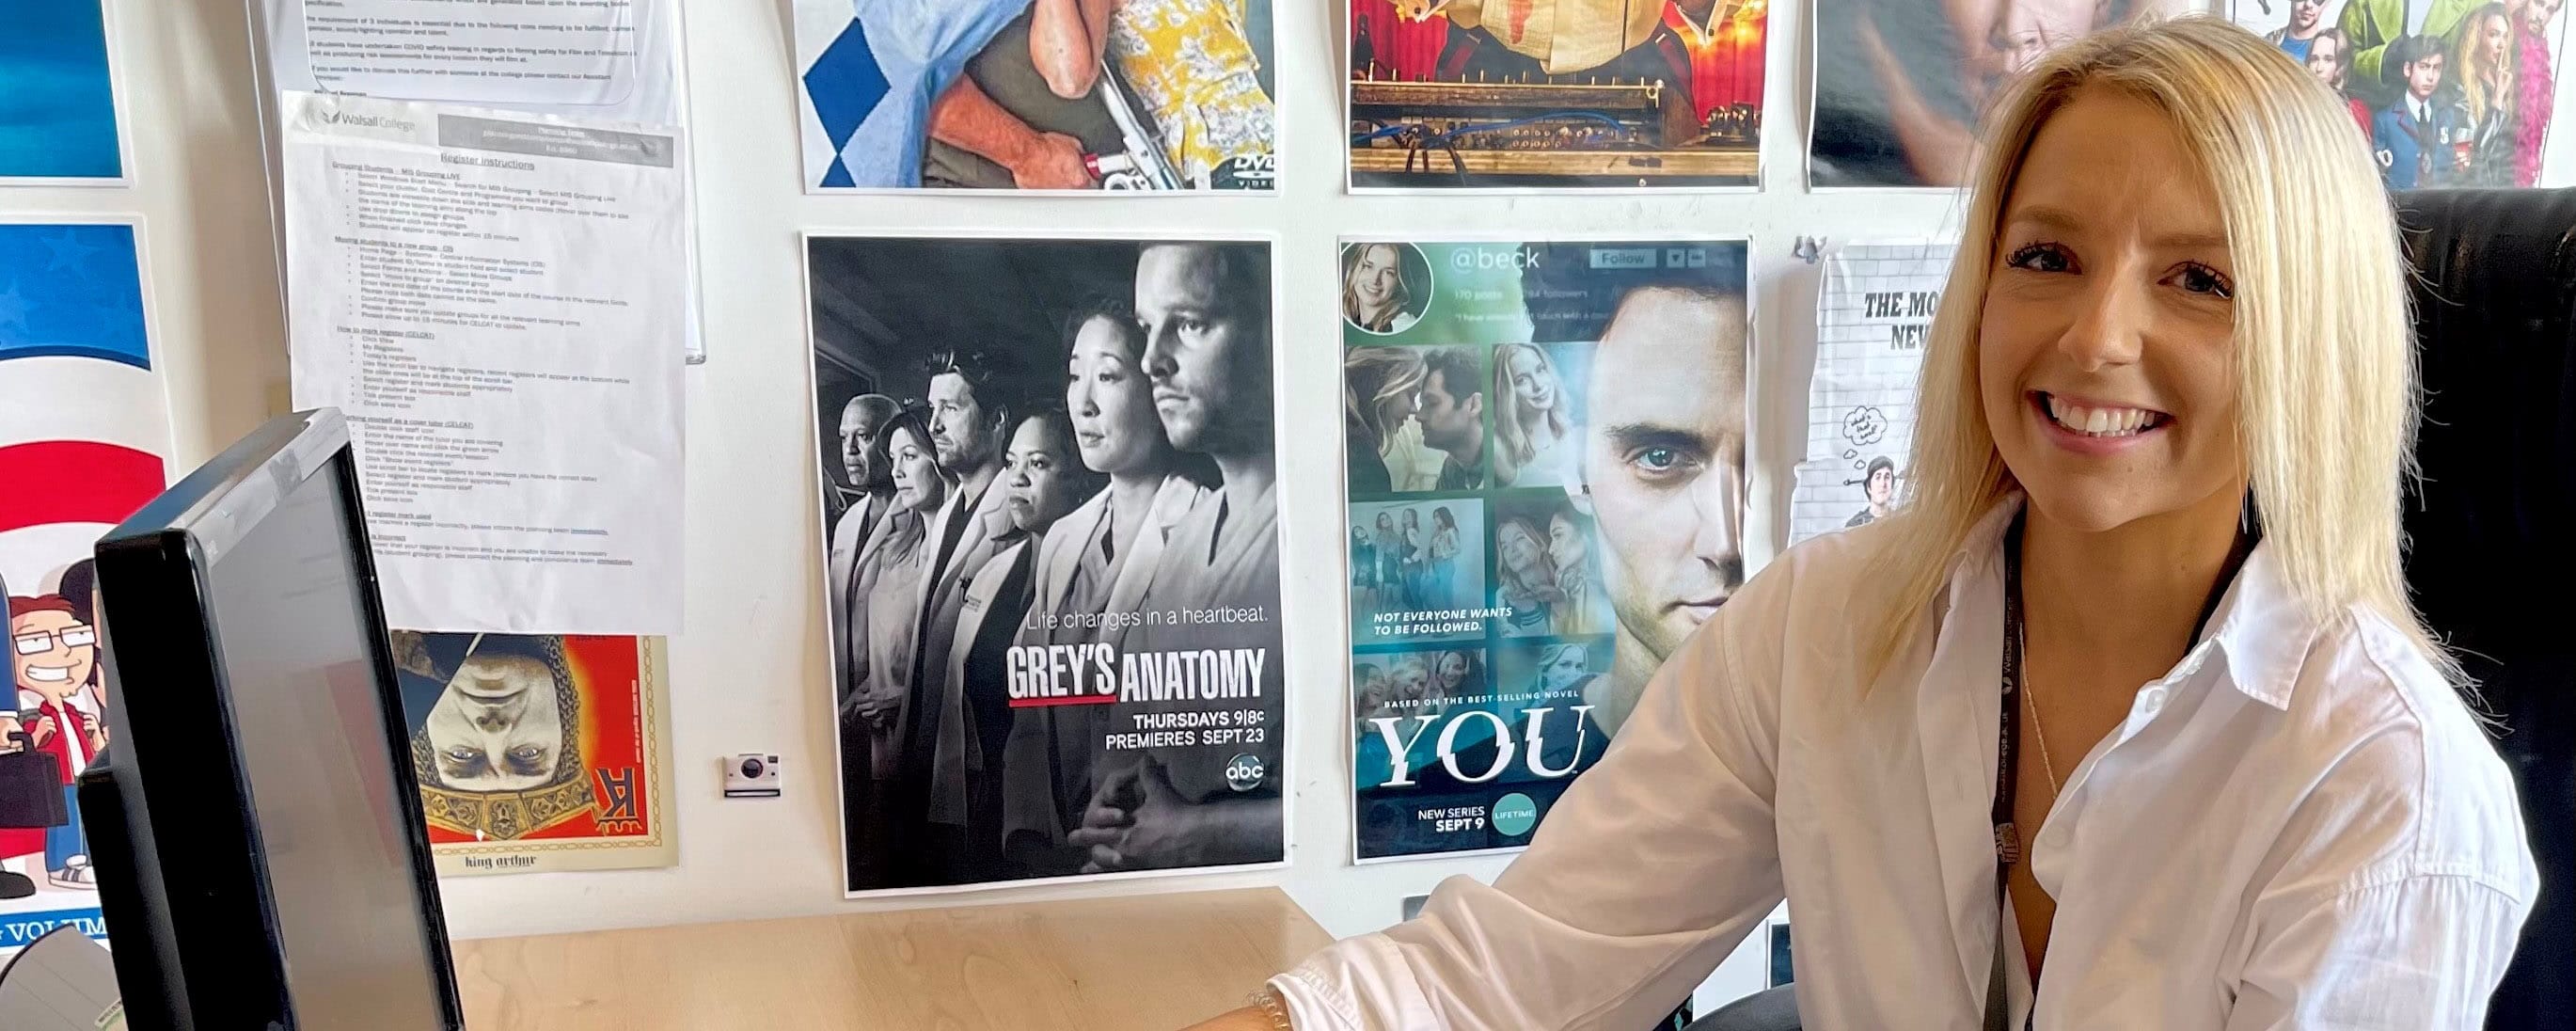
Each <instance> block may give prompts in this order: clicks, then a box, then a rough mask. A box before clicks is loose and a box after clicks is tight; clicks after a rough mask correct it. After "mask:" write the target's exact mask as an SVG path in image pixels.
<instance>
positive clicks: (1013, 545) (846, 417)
mask: <svg viewBox="0 0 2576 1031" xmlns="http://www.w3.org/2000/svg"><path fill="white" fill-rule="evenodd" d="M1270 266H1271V259H1270V244H1269V243H1268V242H1267V241H1264V240H1243V239H1172V240H1164V239H1101V238H1087V239H1085V238H1072V237H1046V238H1002V237H990V236H983V237H927V236H908V237H898V236H864V237H862V236H809V237H808V238H807V239H806V271H807V276H808V286H809V291H810V292H809V298H810V302H811V306H812V312H811V317H812V340H813V347H814V384H813V386H814V403H815V414H816V430H817V433H816V437H815V446H816V458H817V461H818V464H819V466H820V470H819V471H820V474H821V482H822V487H823V490H822V501H823V507H822V511H821V512H820V513H819V515H820V516H821V518H822V526H823V531H824V539H825V544H826V547H825V555H826V560H825V568H824V569H823V571H822V573H823V575H822V578H821V579H822V581H823V587H824V591H825V595H826V605H825V608H826V611H827V613H828V618H829V620H830V633H829V634H828V635H827V636H828V639H829V642H830V647H831V649H832V652H831V663H830V665H831V669H832V686H831V700H832V704H833V708H834V711H835V712H836V713H838V723H837V727H838V730H837V733H838V737H839V745H840V747H839V757H838V758H839V764H838V769H837V771H836V773H837V776H838V778H839V781H840V789H841V806H842V825H843V831H844V835H843V836H844V849H845V850H844V853H843V861H844V867H845V873H846V888H847V890H848V891H849V892H850V893H852V894H859V893H869V892H885V891H922V890H938V889H954V888H965V887H973V886H982V885H990V884H994V883H998V882H1013V881H1027V880H1035V879H1042V878H1058V877H1082V876H1089V875H1112V874H1132V873H1147V872H1155V871H1173V870H1184V869H1207V868H1223V867H1241V866H1247V865H1258V864H1267V863H1276V862H1279V861H1280V860H1282V859H1284V858H1285V842H1284V836H1283V835H1284V829H1285V824H1284V819H1283V817H1284V803H1283V794H1284V787H1285V785H1286V783H1287V779H1286V777H1285V775H1284V772H1283V770H1282V769H1281V763H1282V759H1283V757H1284V756H1285V755H1286V754H1287V753H1286V750H1285V748H1284V742H1283V741H1282V740H1281V732H1282V729H1283V728H1284V726H1285V715H1286V712H1287V706H1286V699H1284V698H1283V697H1282V696H1281V691H1282V687H1283V685H1284V683H1285V678H1284V676H1283V664H1284V659H1285V656H1284V654H1283V650H1282V644H1281V623H1280V615H1279V531H1278V519H1279V499H1278V492H1277V489H1276V483H1277V469H1276V467H1275V466H1276V462H1275V459H1276V447H1275V430H1274V425H1273V418H1274V417H1273V411H1274V407H1273V404H1272V365H1271V339H1272V333H1271V311H1272V285H1271V271H1270Z"/></svg>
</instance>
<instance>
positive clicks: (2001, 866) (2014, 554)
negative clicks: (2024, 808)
mask: <svg viewBox="0 0 2576 1031" xmlns="http://www.w3.org/2000/svg"><path fill="white" fill-rule="evenodd" d="M2252 506H2253V502H2252V500H2251V499H2250V498H2249V499H2248V500H2247V502H2246V518H2245V519H2244V520H2243V522H2241V523H2240V524H2239V525H2240V526H2241V527H2242V529H2240V530H2239V531H2238V532H2237V534H2236V542H2235V544H2233V545H2232V546H2230V547H2229V548H2228V551H2227V561H2226V563H2225V565H2223V566H2222V567H2221V568H2220V569H2219V572H2218V582H2217V583H2215V584H2212V585H2211V586H2210V588H2209V597H2208V598H2206V599H2204V600H2203V601H2202V602H2201V605H2200V618H2199V619H2197V620H2195V621H2194V622H2193V624H2192V628H2191V641H2192V643H2193V644H2194V645H2197V644H2199V643H2200V638H2201V634H2202V633H2203V632H2205V631H2206V630H2208V629H2209V620H2210V617H2212V616H2214V615H2217V613H2218V603H2219V601H2220V600H2221V599H2223V598H2225V597H2226V596H2227V587H2228V585H2229V584H2232V583H2234V582H2236V574H2237V572H2238V571H2239V570H2241V569H2243V568H2244V567H2245V559H2246V557H2247V556H2249V555H2251V554H2252V553H2253V551H2254V542H2255V541H2257V540H2259V539H2261V537H2262V530H2261V529H2260V524H2259V523H2257V522H2256V521H2255V520H2254V519H2253V517H2252V513H2253V507H2252ZM2026 518H2028V516H2027V511H2026V510H2025V512H2024V513H2022V514H2016V515H2014V516H2013V521H2012V526H2011V527H2010V528H2008V529H2006V530H2005V531H2004V640H2003V664H2002V670H2001V674H2002V676H2001V680H2002V691H2001V693H2002V696H2003V697H2002V709H2003V714H2002V718H2001V719H2000V720H1998V721H1997V722H1998V724H1999V726H1998V728H1997V731H1996V734H1997V737H1996V745H1995V796H1994V798H1995V803H1994V808H1993V811H1992V813H1991V816H1992V818H1993V821H1994V828H1995V902H1996V912H1997V913H1998V914H2001V913H2002V912H2003V910H2004V902H2005V901H2006V900H2007V898H2008V894H2007V893H2008V891H2009V881H2010V878H2011V875H2012V868H2013V866H2014V865H2015V864H2017V863H2020V862H2021V861H2022V859H2023V858H2024V852H2023V849H2022V840H2021V832H2020V829H2019V828H2017V827H2015V826H2014V823H2013V796H2014V787H2015V784H2016V782H2017V781H2018V779H2019V774H2020V768H2021V764H2020V755H2019V752H2020V749H2019V748H2018V747H2017V746H2018V745H2019V743H2020V738H2021V733H2020V731H2021V706H2022V701H2021V691H2022V672H2021V664H2022V646H2023V643H2024V637H2025V635H2024V632H2023V629H2022V613H2021V538H2022V523H2023V520H2025V519H2026ZM2003 934H2004V928H2003V926H2002V924H2001V922H2000V917H1998V923H1997V925H1996V928H1995V966H1994V976H1993V977H1992V978H1990V979H1989V981H1990V988H1989V991H1988V998H1987V1001H1986V1026H1987V1027H1988V1028H1989V1029H1991V1031H2004V1029H2005V1028H2006V1027H2007V1026H2008V1023H2009V1018H2008V1017H2007V1016H2005V1015H2004V1005H2005V1003H2004V998H2003V985H2004V966H2003V964H2004V962H2005V958H2004V945H2003V940H2004V939H2003ZM2038 993H2039V984H2038V981H2037V979H2035V978H2034V979H2033V980H2032V983H2031V994H2032V995H2033V997H2034V999H2035V998H2036V996H2037V995H2038ZM2032 1009H2033V1010H2034V1011H2036V1010H2037V1009H2038V1007H2037V1006H2036V1005H2034V1006H2032ZM2022 1024H2023V1027H2024V1028H2028V1027H2029V1025H2030V1018H2027V1017H2025V1018H2024V1020H2023V1022H2022Z"/></svg>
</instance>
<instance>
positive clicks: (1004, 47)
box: [793, 0, 1279, 193]
mask: <svg viewBox="0 0 2576 1031" xmlns="http://www.w3.org/2000/svg"><path fill="white" fill-rule="evenodd" d="M793 3H794V9H795V15H796V68H797V77H798V87H799V88H798V90H797V104H798V107H799V109H800V122H801V126H802V132H803V135H804V150H805V187H806V190H807V191H808V192H814V193H830V192H835V191H843V190H906V189H915V188H925V187H926V188H933V189H936V188H964V189H986V190H1057V191H1062V190H1162V191H1178V190H1269V189H1272V188H1273V187H1274V184H1275V182H1276V180H1277V177H1278V170H1279V164H1278V140H1279V115H1278V109H1277V106H1276V104H1275V103H1274V102H1273V99H1272V98H1274V97H1276V96H1278V84H1277V82H1276V81H1275V80H1274V78H1273V76H1274V75H1275V74H1276V73H1275V71H1274V70H1273V68H1272V62H1271V31H1270V28H1271V27H1270V11H1271V5H1272V3H1273V0H940V2H938V3H922V2H920V0H856V2H855V3H853V2H852V0H793Z"/></svg>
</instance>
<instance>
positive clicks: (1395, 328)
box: [1342, 243, 1421, 334]
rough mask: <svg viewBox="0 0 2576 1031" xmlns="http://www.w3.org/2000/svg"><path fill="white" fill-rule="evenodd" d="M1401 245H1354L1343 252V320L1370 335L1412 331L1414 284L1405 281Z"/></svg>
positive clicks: (1413, 320) (1414, 320) (1418, 318)
mask: <svg viewBox="0 0 2576 1031" xmlns="http://www.w3.org/2000/svg"><path fill="white" fill-rule="evenodd" d="M1404 247H1405V245H1403V244H1400V243H1362V244H1353V245H1351V246H1350V247H1348V248H1345V249H1344V250H1343V251H1342V318H1343V319H1344V320H1345V321H1348V322H1349V323H1350V324H1351V325H1354V326H1357V327H1359V328H1360V329H1361V330H1363V331H1365V332H1370V333H1385V334H1394V333H1402V332H1404V331H1405V330H1408V329H1412V328H1413V324H1414V323H1415V322H1417V321H1419V320H1420V318H1421V316H1419V315H1417V314H1415V313H1414V312H1413V310H1412V309H1413V284H1411V283H1407V282H1405V281H1404Z"/></svg>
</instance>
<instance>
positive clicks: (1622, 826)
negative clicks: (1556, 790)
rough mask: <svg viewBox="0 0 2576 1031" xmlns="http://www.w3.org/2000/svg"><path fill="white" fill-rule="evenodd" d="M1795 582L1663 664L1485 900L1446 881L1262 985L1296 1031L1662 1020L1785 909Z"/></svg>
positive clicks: (1719, 623) (1754, 589) (1772, 584)
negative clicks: (1787, 718)
mask: <svg viewBox="0 0 2576 1031" xmlns="http://www.w3.org/2000/svg"><path fill="white" fill-rule="evenodd" d="M1790 572H1792V570H1791V569H1790V568H1789V564H1788V563H1786V562H1784V563H1781V564H1779V565H1776V566H1774V568H1773V569H1772V570H1771V571H1770V572H1768V573H1766V574H1765V575H1763V576H1761V577H1757V578H1756V579H1755V580H1754V581H1753V583H1752V584H1750V585H1748V586H1747V587H1746V588H1745V590H1744V591H1742V592H1740V593H1739V594H1738V595H1737V596H1736V598H1735V600H1733V601H1730V602H1728V603H1727V606H1726V607H1725V608H1724V609H1722V610H1720V612H1719V614H1718V615H1717V617H1716V618H1715V619H1712V620H1711V621H1710V622H1709V624H1708V625H1707V626H1706V627H1704V628H1703V629H1702V630H1701V631H1700V632H1699V633H1698V634H1696V635H1694V636H1693V637H1691V638H1690V640H1688V641H1687V642H1685V643H1684V644H1683V645H1682V647H1681V648H1680V650H1679V651H1677V652H1676V653H1675V654H1674V655H1673V656H1672V657H1671V658H1670V659H1669V660H1668V661H1667V662H1665V663H1664V666H1663V669H1662V671H1661V672H1660V673H1658V674H1657V675H1656V677H1655V679H1654V682H1653V684H1652V685H1651V686H1649V687H1648V688H1647V690H1646V697H1645V700H1644V702H1643V704H1642V705H1641V706H1640V708H1639V709H1638V711H1637V713H1636V715H1635V716H1634V717H1633V718H1632V719H1630V720H1629V721H1628V723H1627V725H1626V727H1625V728H1623V729H1622V730H1621V732H1620V735H1619V737H1618V739H1617V740H1616V741H1614V742H1612V744H1611V747H1610V753H1609V755H1608V756H1607V757H1606V758H1604V759H1603V760H1602V761H1601V763H1600V765H1598V766H1595V767H1594V768H1592V769H1591V770H1590V771H1588V772H1586V773H1585V774H1583V776H1582V777H1581V779H1579V780H1577V781H1576V782H1575V784H1574V786H1573V787H1572V788H1571V789H1570V790H1568V791H1567V792H1566V794H1565V796H1564V798H1563V799H1562V800H1560V801H1559V802H1558V803H1557V805H1556V807H1555V808H1554V809H1552V810H1551V811H1550V812H1549V813H1548V816H1547V821H1546V822H1545V823H1544V824H1543V825H1541V826H1540V827H1539V831H1538V837H1537V839H1536V840H1535V841H1534V842H1533V843H1532V844H1531V846H1530V848H1529V851H1527V852H1525V853H1523V854H1522V855H1521V857H1520V858H1519V860H1517V861H1516V862H1514V863H1513V864H1512V865H1511V867H1510V868H1508V869H1506V870H1504V871H1503V874H1502V876H1501V877H1500V878H1498V879H1497V880H1496V882H1495V884H1494V885H1493V886H1492V887H1486V886H1484V885H1482V884H1478V883H1476V882H1475V881H1474V880H1472V879H1470V878H1465V877H1452V878H1450V879H1449V880H1448V881H1447V882H1445V883H1443V884H1442V885H1441V886H1440V888H1439V890H1438V891H1436V892H1434V893H1433V894H1432V896H1431V901H1430V902H1429V904H1428V905H1427V906H1425V907H1424V909H1423V912H1422V916H1421V917H1420V918H1419V919H1416V920H1413V921H1409V922H1407V923H1403V924H1399V925H1397V926H1396V927H1395V928H1393V929H1391V930H1389V931H1387V932H1385V933H1383V934H1374V935H1364V936H1361V937H1358V938H1352V939H1350V940H1347V941H1344V942H1342V943H1340V944H1337V945H1335V946H1333V947H1331V948H1329V949H1326V950H1325V951H1323V952H1321V953H1319V954H1317V955H1316V956H1315V957H1314V958H1312V959H1309V960H1307V961H1306V962H1305V963H1304V964H1303V965H1301V966H1299V967H1298V968H1297V969H1296V970H1294V971H1291V972H1289V973H1288V974H1286V975H1283V976H1281V977H1279V978H1277V979H1275V980H1273V981H1272V982H1271V983H1272V985H1273V986H1274V987H1275V988H1277V989H1278V991H1279V992H1280V994H1281V995H1282V996H1283V997H1284V998H1285V999H1286V1000H1287V1003H1288V1009H1289V1012H1290V1013H1292V1014H1293V1015H1294V1016H1295V1018H1296V1021H1297V1027H1298V1029H1299V1031H1361V1029H1369V1031H1375V1029H1380V1028H1396V1027H1406V1028H1412V1027H1435V1026H1436V1027H1443V1028H1447V1029H1450V1031H1524V1029H1528V1028H1559V1027H1585V1028H1592V1027H1603V1028H1642V1027H1651V1026H1653V1025H1654V1023H1655V1021H1656V1019H1657V1018H1659V1017H1662V1016H1663V1015H1665V1014H1666V1013H1668V1012H1670V1011H1671V1010H1672V1008H1673V1006H1674V1005H1676V1004H1678V1003H1679V1002H1680V1001H1681V1000H1682V998H1683V997H1684V996H1686V995H1688V994H1689V993H1690V990H1691V988H1692V987H1693V986H1695V985H1697V984H1698V983H1699V982H1700V980H1701V979H1702V978H1704V977H1705V976H1706V975H1707V974H1708V972H1709V971H1710V970H1712V969H1714V968H1715V967H1716V965H1717V962H1718V961H1719V960H1720V959H1723V958H1724V957H1725V956H1726V954H1727V952H1728V951H1729V950H1731V949H1733V948H1734V947H1735V944H1736V942H1737V941H1739V940H1740V939H1742V938H1743V937H1744V935H1745V933H1746V932H1747V931H1749V930H1750V929H1751V928H1752V927H1753V926H1754V925H1755V924H1757V923H1758V922H1760V921H1761V919H1762V917H1763V915H1764V914H1767V913H1769V912H1770V911H1771V908H1772V907H1773V906H1774V905H1776V904H1778V902H1779V901H1780V896H1781V887H1780V866H1779V845H1778V836H1777V831H1776V827H1775V824H1774V821H1773V812H1772V797H1773V791H1774V788H1775V785H1776V779H1775V778H1776V773H1777V769H1778V763H1777V758H1778V753H1777V742H1778V735H1779V699H1780V690H1781V688H1780V683H1779V680H1780V669H1781V656H1782V643H1781V642H1782V641H1783V640H1784V639H1785V638H1786V637H1787V636H1788V634H1787V627H1786V625H1785V623H1786V619H1785V613H1786V611H1787V605H1786V602H1787V595H1788V590H1789V587H1788V585H1789V579H1788V574H1789V573H1790ZM1218 1026H1220V1027H1225V1026H1226V1025H1218ZM1237 1026H1247V1027H1258V1026H1259V1025H1237Z"/></svg>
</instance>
